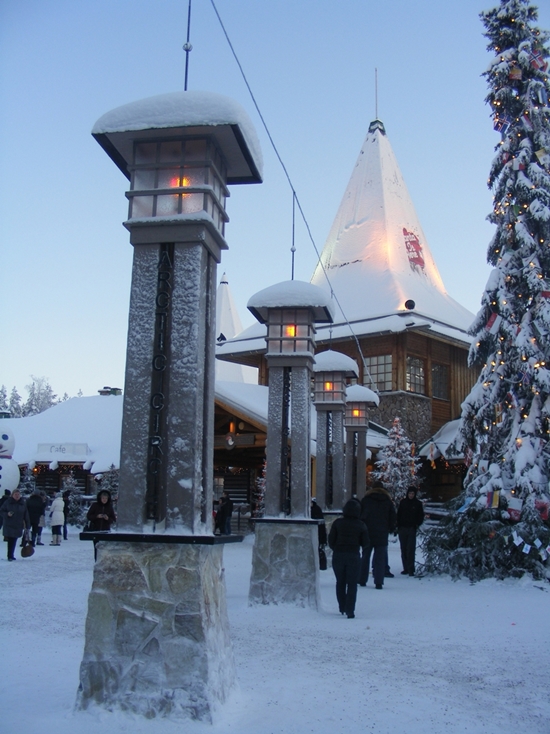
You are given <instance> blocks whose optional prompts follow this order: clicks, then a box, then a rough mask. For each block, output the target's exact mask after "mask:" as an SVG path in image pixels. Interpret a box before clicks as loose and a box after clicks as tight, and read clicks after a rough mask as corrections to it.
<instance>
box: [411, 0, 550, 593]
mask: <svg viewBox="0 0 550 734" xmlns="http://www.w3.org/2000/svg"><path fill="white" fill-rule="evenodd" d="M481 18H482V21H483V23H484V26H485V29H486V33H485V35H486V37H487V38H488V39H489V46H488V49H489V51H490V52H491V53H492V54H493V55H494V57H493V59H492V61H491V63H490V66H489V68H488V70H487V71H486V72H485V76H486V78H487V81H488V85H489V94H488V97H487V101H488V102H489V104H490V105H491V107H492V115H493V121H494V127H495V130H498V131H499V132H500V135H501V140H500V142H499V143H498V145H497V146H496V151H497V154H496V156H495V158H494V160H493V163H492V166H491V172H490V174H489V186H490V187H491V188H492V189H493V191H494V205H493V211H492V213H491V214H490V215H489V217H488V218H489V220H490V221H491V222H492V223H493V224H495V225H496V232H495V235H494V237H493V239H492V241H491V243H490V245H489V251H488V260H489V262H490V263H491V264H492V265H493V267H494V270H493V271H492V273H491V275H490V276H489V280H488V283H487V286H486V289H485V293H484V294H483V298H482V306H481V310H480V311H479V313H478V314H477V317H476V319H475V321H474V324H473V325H472V328H471V334H472V335H473V337H474V338H473V344H472V347H471V349H470V356H469V361H470V364H471V365H480V366H481V374H480V377H479V379H478V382H477V384H476V385H475V386H474V388H473V389H472V391H471V393H470V395H469V396H468V397H467V398H466V400H465V402H464V403H463V406H462V407H463V411H462V419H461V423H460V429H459V435H458V438H457V441H456V444H455V450H456V452H457V453H460V454H462V455H464V456H465V457H466V463H467V465H468V466H469V469H468V473H467V475H466V478H465V482H464V493H463V495H462V496H461V497H460V498H459V500H458V501H457V502H456V503H455V505H454V508H453V511H452V513H451V516H450V519H449V522H448V523H447V524H446V525H445V526H444V527H443V528H439V529H437V530H436V531H434V533H433V535H431V536H430V537H429V538H428V539H427V541H426V547H425V549H424V550H425V553H426V567H427V569H428V570H436V571H437V570H439V571H446V572H450V573H451V574H453V575H455V576H459V575H462V574H465V575H467V576H469V577H470V578H471V579H473V580H475V579H479V578H484V577H485V576H496V577H498V578H503V577H506V576H510V575H513V576H515V575H521V574H522V573H524V572H525V571H529V572H531V573H532V574H533V575H534V576H535V577H537V578H540V577H542V576H544V575H545V574H546V572H547V569H546V568H545V565H546V564H545V561H546V558H547V556H548V551H547V550H545V549H546V548H547V546H548V543H549V541H550V529H549V525H548V506H549V502H550V500H549V496H548V478H549V474H550V444H549V431H550V369H549V368H550V109H549V107H548V97H549V93H550V86H549V81H548V61H547V59H548V56H549V53H548V49H547V47H546V46H545V44H546V43H547V42H548V38H549V36H548V34H547V33H545V32H542V31H540V30H539V29H538V28H537V27H536V26H535V21H536V19H537V10H536V8H535V7H533V6H532V5H530V3H529V0H501V2H500V4H499V6H498V7H496V8H494V9H492V10H489V11H486V12H483V13H481Z"/></svg>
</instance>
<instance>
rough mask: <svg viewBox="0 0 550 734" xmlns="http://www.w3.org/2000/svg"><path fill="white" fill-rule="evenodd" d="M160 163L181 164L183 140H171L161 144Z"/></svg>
mask: <svg viewBox="0 0 550 734" xmlns="http://www.w3.org/2000/svg"><path fill="white" fill-rule="evenodd" d="M160 161H161V162H162V163H179V162H180V161H181V140H169V141H168V142H166V143H161V144H160Z"/></svg>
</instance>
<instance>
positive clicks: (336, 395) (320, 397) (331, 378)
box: [314, 372, 346, 405]
mask: <svg viewBox="0 0 550 734" xmlns="http://www.w3.org/2000/svg"><path fill="white" fill-rule="evenodd" d="M314 402H315V403H316V404H317V405H319V404H321V405H322V404H327V403H328V404H337V405H343V404H344V403H345V402H346V382H345V373H344V372H315V380H314Z"/></svg>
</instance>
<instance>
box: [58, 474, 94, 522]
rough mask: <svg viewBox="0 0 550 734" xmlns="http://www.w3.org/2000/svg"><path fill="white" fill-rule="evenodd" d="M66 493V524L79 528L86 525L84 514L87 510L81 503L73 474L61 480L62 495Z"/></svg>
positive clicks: (79, 492) (80, 494) (78, 488)
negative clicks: (67, 510)
mask: <svg viewBox="0 0 550 734" xmlns="http://www.w3.org/2000/svg"><path fill="white" fill-rule="evenodd" d="M67 491H69V492H70V494H69V513H68V515H67V523H68V524H69V525H74V526H75V527H77V528H81V527H83V526H84V525H85V524H86V512H87V510H88V508H87V507H85V506H84V503H83V502H82V492H81V490H80V487H79V486H78V482H77V481H76V479H75V478H74V476H73V474H69V475H68V476H66V477H64V479H63V493H65V492H67Z"/></svg>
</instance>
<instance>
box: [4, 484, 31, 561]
mask: <svg viewBox="0 0 550 734" xmlns="http://www.w3.org/2000/svg"><path fill="white" fill-rule="evenodd" d="M0 515H1V516H2V533H3V535H4V540H5V541H6V543H7V544H8V561H15V546H16V545H17V539H18V538H20V537H21V536H22V535H23V531H24V530H28V528H29V527H30V521H29V512H28V510H27V503H26V502H25V500H24V499H23V497H21V492H20V491H19V490H18V489H14V490H13V492H12V494H11V497H8V498H7V499H6V501H5V502H3V503H2V507H0Z"/></svg>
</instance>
